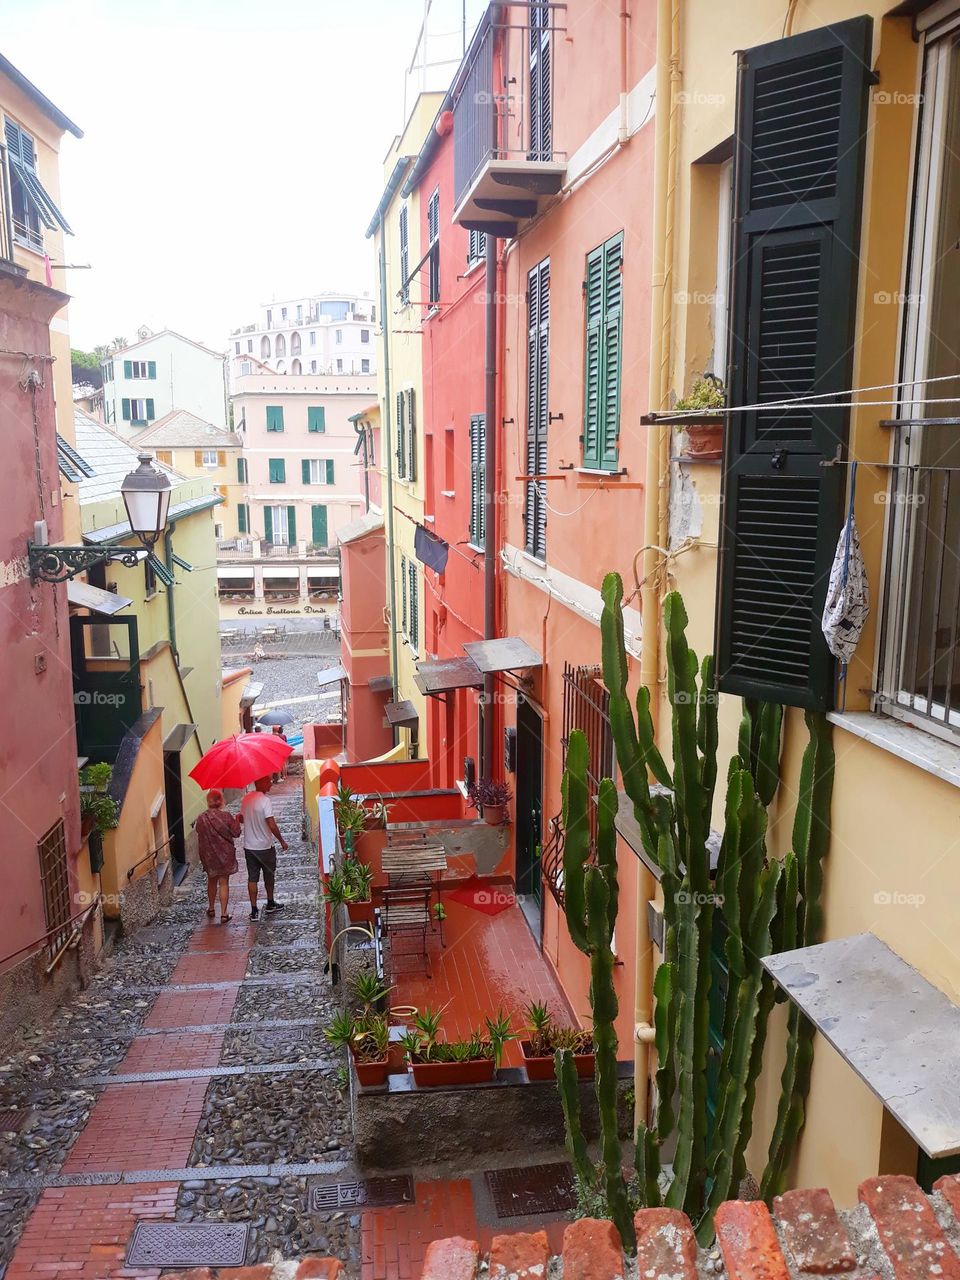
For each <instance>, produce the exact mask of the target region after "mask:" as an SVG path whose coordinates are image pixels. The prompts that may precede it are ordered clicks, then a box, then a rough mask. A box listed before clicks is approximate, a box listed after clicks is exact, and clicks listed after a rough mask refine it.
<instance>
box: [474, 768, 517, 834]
mask: <svg viewBox="0 0 960 1280" xmlns="http://www.w3.org/2000/svg"><path fill="white" fill-rule="evenodd" d="M512 798H513V792H512V791H511V790H510V788H509V787H508V786H507V784H506V783H505V782H493V781H492V780H491V779H490V778H480V779H479V781H478V782H475V783H474V784H473V786H472V787H471V788H470V804H471V806H472V807H473V808H474V809H476V810H477V811H478V812H479V813H480V814H481V815H482V817H483V820H484V822H486V823H487V824H488V825H489V826H491V827H499V826H500V824H501V823H502V822H503V820H504V810H505V809H506V807H507V805H508V804H509V802H510V800H511V799H512Z"/></svg>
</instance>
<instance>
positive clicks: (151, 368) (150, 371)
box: [147, 360, 157, 379]
mask: <svg viewBox="0 0 960 1280" xmlns="http://www.w3.org/2000/svg"><path fill="white" fill-rule="evenodd" d="M156 376H157V362H156V360H148V361H147V377H148V378H154V379H155V378H156Z"/></svg>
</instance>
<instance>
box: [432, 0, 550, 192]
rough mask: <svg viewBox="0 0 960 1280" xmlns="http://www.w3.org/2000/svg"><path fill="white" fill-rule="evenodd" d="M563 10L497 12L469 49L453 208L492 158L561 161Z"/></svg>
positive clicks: (534, 7)
mask: <svg viewBox="0 0 960 1280" xmlns="http://www.w3.org/2000/svg"><path fill="white" fill-rule="evenodd" d="M564 8H565V6H564V5H562V4H555V3H549V4H547V3H539V2H538V0H529V2H527V3H520V4H508V5H502V6H499V7H498V6H491V15H492V16H491V18H490V20H489V22H488V24H487V26H486V29H485V30H483V31H481V33H480V34H479V35H478V37H477V40H476V43H475V45H474V46H473V48H472V49H471V50H470V51H468V54H467V59H466V61H465V64H464V67H463V68H462V71H461V74H460V76H459V78H458V82H457V83H456V84H455V86H454V102H453V182H454V203H455V205H459V204H460V201H461V200H462V198H463V196H464V195H465V194H466V193H467V191H469V189H470V187H471V185H472V184H473V181H474V179H475V178H476V176H477V174H478V173H479V172H480V170H481V169H482V168H483V166H484V165H485V164H486V163H487V162H488V161H489V160H492V159H495V160H516V161H517V163H518V164H524V163H526V162H529V161H544V160H548V161H552V160H555V159H557V155H556V154H555V152H554V148H553V103H554V100H555V95H554V88H555V83H554V82H555V73H554V64H555V59H554V43H555V38H556V33H557V30H558V28H557V26H556V25H555V20H554V19H555V15H556V14H557V12H562V11H563V10H564ZM498 13H499V15H500V16H499V17H498V16H497V14H498ZM517 15H519V16H520V18H521V21H519V22H518V21H516V17H517Z"/></svg>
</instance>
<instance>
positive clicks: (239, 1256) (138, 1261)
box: [127, 1222, 250, 1267]
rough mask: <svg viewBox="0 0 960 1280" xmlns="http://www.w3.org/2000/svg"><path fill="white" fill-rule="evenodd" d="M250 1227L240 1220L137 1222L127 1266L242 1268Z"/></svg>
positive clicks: (128, 1251)
mask: <svg viewBox="0 0 960 1280" xmlns="http://www.w3.org/2000/svg"><path fill="white" fill-rule="evenodd" d="M249 1231H250V1228H249V1226H248V1225H246V1224H245V1223H240V1222H138V1223H137V1225H136V1227H135V1228H134V1232H133V1236H132V1237H131V1240H130V1245H129V1248H128V1249H127V1266H128V1267H242V1266H243V1261H244V1258H245V1257H246V1253H247V1236H248V1234H249Z"/></svg>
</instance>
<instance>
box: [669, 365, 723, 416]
mask: <svg viewBox="0 0 960 1280" xmlns="http://www.w3.org/2000/svg"><path fill="white" fill-rule="evenodd" d="M726 403H727V392H726V389H725V387H724V385H723V383H722V382H721V381H720V379H719V378H717V377H715V376H714V374H712V373H704V374H702V375H701V376H700V377H699V378H697V380H696V381H695V382H694V384H693V386H692V387H691V389H690V391H689V392H688V393H687V395H685V396H684V397H683V398H682V399H680V400H678V401H677V403H676V404H675V405H674V406H673V407H674V408H675V409H723V408H725V407H726Z"/></svg>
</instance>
